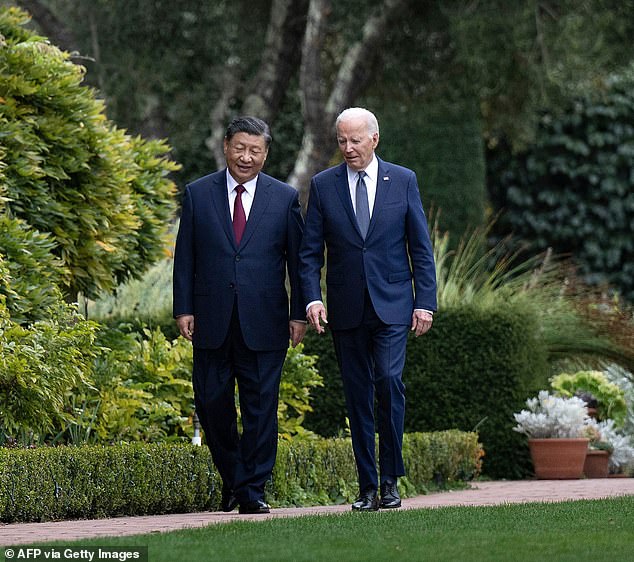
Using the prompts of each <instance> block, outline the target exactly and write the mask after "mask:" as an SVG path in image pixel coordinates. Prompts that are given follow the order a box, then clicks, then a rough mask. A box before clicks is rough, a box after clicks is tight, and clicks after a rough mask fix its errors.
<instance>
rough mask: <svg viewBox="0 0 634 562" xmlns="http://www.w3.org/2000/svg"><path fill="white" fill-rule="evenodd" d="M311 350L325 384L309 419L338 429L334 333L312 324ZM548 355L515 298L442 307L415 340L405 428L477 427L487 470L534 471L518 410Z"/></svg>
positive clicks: (340, 413)
mask: <svg viewBox="0 0 634 562" xmlns="http://www.w3.org/2000/svg"><path fill="white" fill-rule="evenodd" d="M304 349H305V352H306V353H310V354H316V355H319V361H318V364H317V368H318V369H319V372H320V374H321V375H322V377H323V379H324V385H325V386H324V387H323V388H318V389H315V390H314V392H313V394H314V399H313V402H312V404H313V408H314V411H313V412H312V413H311V414H310V415H308V416H307V418H306V422H305V426H306V427H308V428H310V429H313V430H314V431H316V432H318V433H320V434H322V435H336V434H337V433H339V432H342V431H343V430H345V417H346V411H345V403H344V398H343V391H342V388H341V380H340V375H339V370H338V367H337V364H336V359H335V354H334V351H333V349H332V341H331V338H330V337H328V336H317V335H316V334H315V333H314V332H313V331H309V333H308V334H307V337H306V340H305V346H304ZM546 359H547V354H546V348H545V346H544V345H543V343H542V342H541V341H540V339H539V331H538V326H536V324H535V320H534V318H532V317H530V316H528V315H527V314H524V313H523V312H522V311H521V310H518V309H516V308H515V307H513V306H511V305H506V306H503V307H500V308H497V309H495V310H479V309H477V308H474V307H465V308H460V309H456V310H444V311H440V312H438V313H437V314H436V316H435V320H434V327H433V328H432V330H431V331H430V332H429V333H428V334H427V335H425V336H423V337H422V338H414V337H411V338H410V340H409V343H408V349H407V359H406V364H405V371H404V374H403V378H404V381H405V384H406V397H407V406H406V413H405V430H406V431H408V432H409V431H435V430H443V429H450V428H456V429H460V430H465V431H471V430H473V429H474V428H477V431H478V432H479V434H480V441H481V442H482V444H483V446H484V450H485V457H484V462H483V472H484V473H485V474H487V475H489V476H492V477H496V478H500V477H503V478H519V477H523V476H526V475H527V474H528V473H529V472H530V470H531V465H530V461H529V457H528V452H527V448H526V445H525V440H523V439H522V438H521V436H520V435H519V434H517V433H515V432H514V431H512V427H513V425H514V424H513V415H512V414H513V412H515V411H518V409H520V407H521V406H522V405H523V403H524V400H525V399H526V397H527V396H528V395H529V394H531V393H532V392H533V391H534V390H537V389H538V388H540V387H544V386H545V384H546V383H547V379H548V365H547V361H546Z"/></svg>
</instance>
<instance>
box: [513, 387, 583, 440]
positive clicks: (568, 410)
mask: <svg viewBox="0 0 634 562" xmlns="http://www.w3.org/2000/svg"><path fill="white" fill-rule="evenodd" d="M526 405H527V406H528V410H522V411H521V412H519V413H515V414H513V416H514V417H515V421H516V422H517V425H516V426H515V427H514V428H513V430H514V431H517V432H519V433H523V434H525V435H527V436H528V437H529V438H530V439H551V438H577V437H584V431H585V427H586V424H587V421H588V419H589V418H588V410H587V407H586V404H585V402H584V401H583V400H582V399H581V398H577V397H576V396H573V397H570V398H563V397H560V396H552V395H551V394H550V393H549V392H548V391H546V390H542V391H540V392H539V394H538V395H537V398H529V399H528V400H527V401H526Z"/></svg>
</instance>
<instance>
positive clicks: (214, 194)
mask: <svg viewBox="0 0 634 562" xmlns="http://www.w3.org/2000/svg"><path fill="white" fill-rule="evenodd" d="M210 195H211V201H212V203H213V206H214V208H215V209H216V214H217V215H218V222H219V223H220V224H221V225H222V229H223V230H224V231H225V234H226V235H227V238H228V239H229V242H230V243H231V244H233V246H234V247H235V246H236V239H235V236H234V234H233V224H232V223H231V212H230V211H229V197H228V196H227V170H226V169H225V170H224V171H222V172H218V173H217V174H216V175H215V176H214V178H213V180H212V184H211V190H210Z"/></svg>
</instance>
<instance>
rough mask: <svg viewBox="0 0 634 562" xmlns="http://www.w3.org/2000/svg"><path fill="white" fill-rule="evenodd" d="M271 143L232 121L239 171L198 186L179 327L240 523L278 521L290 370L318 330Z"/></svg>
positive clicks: (190, 203) (177, 276) (261, 131)
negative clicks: (283, 403) (272, 481)
mask: <svg viewBox="0 0 634 562" xmlns="http://www.w3.org/2000/svg"><path fill="white" fill-rule="evenodd" d="M270 142H271V134H270V131H269V127H268V125H267V124H266V123H265V122H264V121H262V120H260V119H257V118H254V117H239V118H236V119H234V120H233V121H232V122H231V124H230V125H229V127H228V128H227V132H226V135H225V139H224V153H225V158H226V162H227V168H226V169H223V170H221V171H219V172H215V173H213V174H210V175H208V176H205V177H203V178H200V179H198V180H196V181H194V182H193V183H191V184H189V185H188V186H187V189H186V191H185V195H184V198H183V209H182V215H181V221H180V227H179V231H178V236H177V239H176V250H175V255H174V317H175V318H176V322H177V325H178V328H179V330H180V333H181V335H182V336H183V337H185V338H187V339H188V340H190V341H192V342H193V346H194V368H193V385H194V399H195V404H196V412H197V413H198V417H199V419H200V421H201V424H202V427H203V430H204V432H205V437H206V440H207V443H208V445H209V448H210V450H211V453H212V457H213V460H214V463H215V465H216V467H217V468H218V471H219V473H220V475H221V477H222V481H223V490H222V506H221V507H222V509H223V510H224V511H232V510H233V509H235V507H237V505H238V504H239V506H240V513H268V512H269V506H268V504H267V503H266V502H265V499H264V486H265V484H266V481H267V480H268V479H269V478H270V476H271V472H272V470H273V465H274V463H275V456H276V451H277V404H278V392H279V385H280V377H281V373H282V366H283V364H284V359H285V357H286V351H287V349H288V344H289V338H290V341H291V344H292V345H293V346H296V345H297V344H298V343H299V342H300V341H301V340H302V338H303V337H304V333H305V331H306V320H305V310H304V304H303V301H302V298H301V289H300V282H299V274H298V252H299V245H300V242H301V238H302V230H303V219H302V216H301V212H300V206H299V200H298V194H297V191H296V190H295V189H293V188H292V187H291V186H289V185H287V184H285V183H282V182H280V181H278V180H276V179H274V178H272V177H270V176H268V175H266V174H264V173H262V172H261V170H262V167H263V165H264V162H265V161H266V157H267V154H268V149H269V144H270ZM287 273H288V279H289V282H290V289H291V298H290V316H289V298H288V294H287V291H286V285H285V283H286V276H287ZM289 318H290V320H289ZM236 380H237V383H238V394H239V398H240V413H241V419H242V435H241V436H240V437H239V434H238V429H237V415H236V407H235V402H234V389H235V382H236Z"/></svg>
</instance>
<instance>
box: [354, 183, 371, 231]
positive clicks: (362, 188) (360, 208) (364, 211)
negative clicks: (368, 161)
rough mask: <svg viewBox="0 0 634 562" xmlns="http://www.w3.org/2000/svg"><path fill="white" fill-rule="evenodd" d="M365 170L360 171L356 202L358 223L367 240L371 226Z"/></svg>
mask: <svg viewBox="0 0 634 562" xmlns="http://www.w3.org/2000/svg"><path fill="white" fill-rule="evenodd" d="M365 175H366V174H365V172H359V179H358V180H357V188H356V191H355V203H356V212H357V223H358V224H359V230H360V231H361V236H363V239H364V240H365V236H366V234H367V233H368V227H369V226H370V206H369V204H368V188H367V186H366V185H365V181H364V179H363V176H365Z"/></svg>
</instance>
